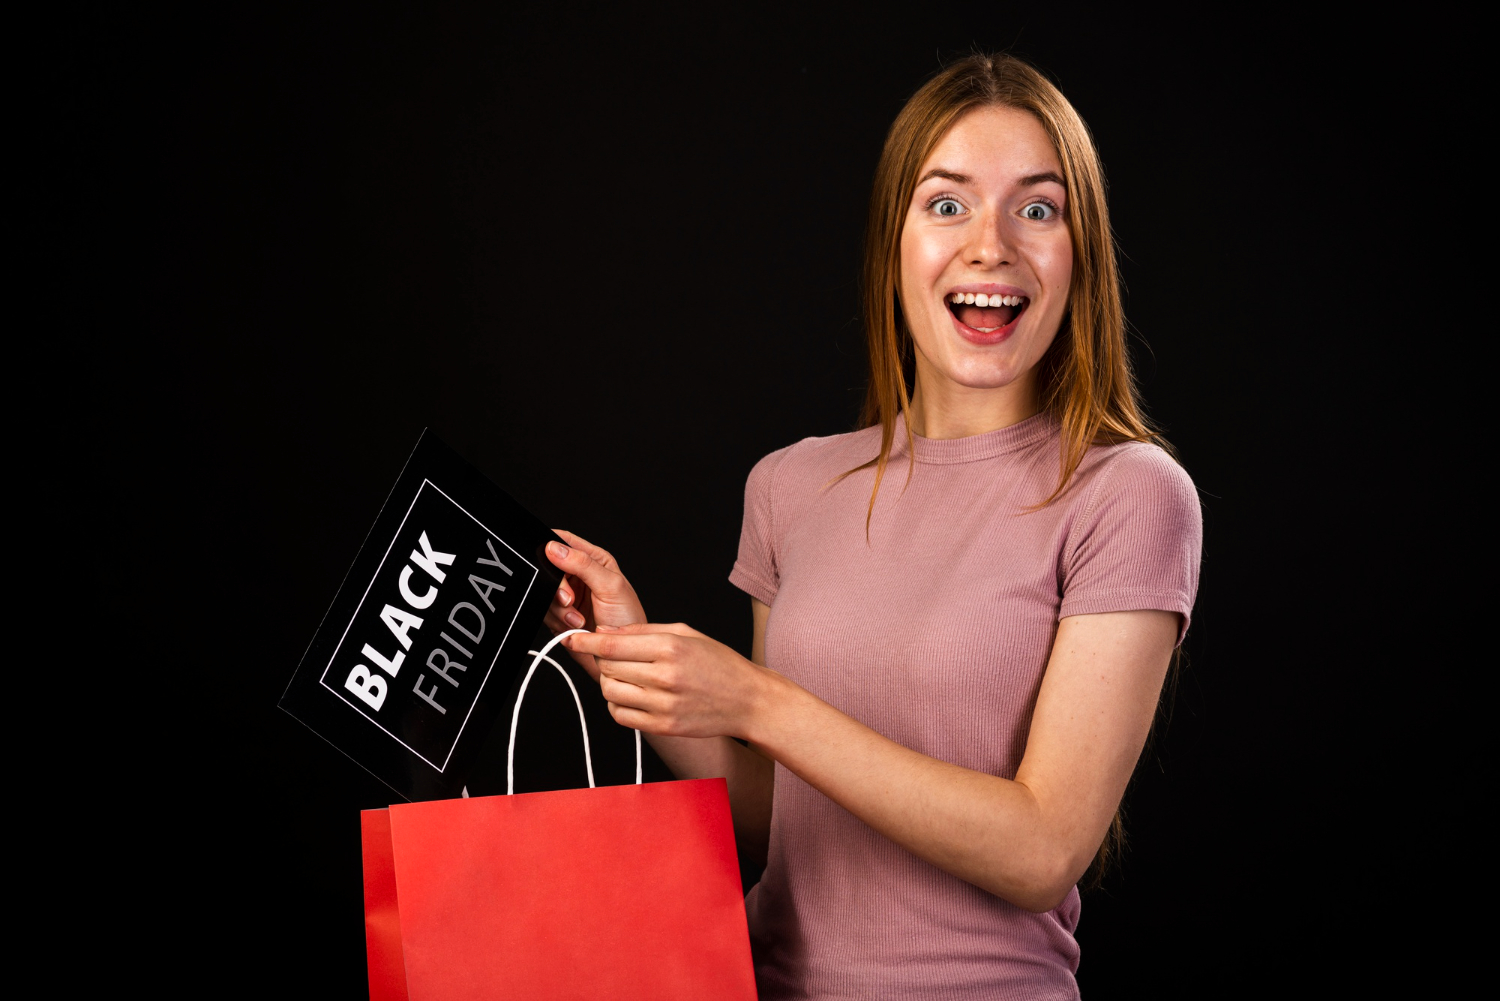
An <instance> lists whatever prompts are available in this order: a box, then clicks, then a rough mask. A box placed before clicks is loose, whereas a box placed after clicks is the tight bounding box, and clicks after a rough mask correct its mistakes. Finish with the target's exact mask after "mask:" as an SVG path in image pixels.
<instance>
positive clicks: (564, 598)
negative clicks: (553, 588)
mask: <svg viewBox="0 0 1500 1001" xmlns="http://www.w3.org/2000/svg"><path fill="white" fill-rule="evenodd" d="M557 600H558V601H560V602H562V603H563V605H565V606H566V605H571V604H573V592H572V591H569V590H568V589H567V588H565V587H560V588H558V589H557Z"/></svg>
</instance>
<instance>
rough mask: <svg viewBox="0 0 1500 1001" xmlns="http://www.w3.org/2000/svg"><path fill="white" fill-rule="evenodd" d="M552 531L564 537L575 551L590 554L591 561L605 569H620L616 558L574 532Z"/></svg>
mask: <svg viewBox="0 0 1500 1001" xmlns="http://www.w3.org/2000/svg"><path fill="white" fill-rule="evenodd" d="M552 531H553V532H555V533H556V534H557V535H560V536H562V540H563V541H564V542H566V543H567V544H568V545H570V546H572V547H573V548H574V549H582V550H583V551H584V552H585V553H587V554H588V556H589V559H591V560H593V561H594V562H596V563H598V564H599V565H600V566H602V567H604V568H605V569H608V570H618V569H620V567H619V564H617V563H616V562H615V558H614V557H613V556H611V555H610V554H609V553H608V552H606V551H605V550H604V548H603V547H601V546H596V545H594V544H593V543H592V542H590V541H589V540H588V539H585V538H584V537H583V536H581V535H577V534H575V533H573V532H569V531H568V530H567V529H564V528H554V529H553V530H552Z"/></svg>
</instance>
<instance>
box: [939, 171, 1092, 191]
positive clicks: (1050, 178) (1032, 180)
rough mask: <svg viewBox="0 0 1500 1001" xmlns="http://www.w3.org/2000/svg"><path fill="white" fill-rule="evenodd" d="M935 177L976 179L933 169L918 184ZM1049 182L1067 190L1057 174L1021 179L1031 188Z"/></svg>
mask: <svg viewBox="0 0 1500 1001" xmlns="http://www.w3.org/2000/svg"><path fill="white" fill-rule="evenodd" d="M934 177H941V178H945V179H946V180H949V181H952V182H953V183H954V184H973V183H974V178H972V177H970V176H969V175H968V174H957V173H954V172H953V171H951V170H944V169H943V168H942V167H934V168H932V169H931V170H929V171H928V172H927V173H925V174H923V175H922V178H921V180H919V181H917V183H918V184H925V183H926V182H927V181H930V180H932V179H933V178H934ZM1048 181H1051V182H1052V183H1053V184H1056V185H1059V186H1060V187H1063V188H1066V187H1067V186H1068V184H1067V182H1066V181H1064V180H1063V179H1062V178H1061V177H1059V176H1058V175H1057V174H1055V173H1053V172H1052V171H1050V170H1048V171H1044V172H1043V173H1040V174H1027V175H1026V176H1025V177H1023V178H1021V187H1023V188H1029V187H1031V186H1032V185H1034V184H1045V183H1047V182H1048Z"/></svg>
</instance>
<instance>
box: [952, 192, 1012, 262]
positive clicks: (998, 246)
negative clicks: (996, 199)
mask: <svg viewBox="0 0 1500 1001" xmlns="http://www.w3.org/2000/svg"><path fill="white" fill-rule="evenodd" d="M978 222H979V225H978V226H975V227H973V228H972V229H970V231H969V232H970V234H972V236H971V241H970V244H969V246H968V247H967V248H965V249H966V250H967V251H968V253H966V254H965V255H964V256H965V257H966V258H967V259H968V262H969V263H970V264H972V265H974V266H976V267H981V268H998V267H1003V266H1004V265H1007V264H1010V263H1012V261H1013V259H1014V257H1015V252H1014V247H1013V246H1012V244H1011V233H1010V227H1009V226H1008V225H1007V223H1008V222H1009V219H1008V217H1007V216H1006V214H1005V213H1004V212H1002V211H1001V210H1000V209H998V208H996V207H993V206H991V207H988V208H986V209H985V211H984V214H983V216H982V217H981V218H980V219H979V220H978Z"/></svg>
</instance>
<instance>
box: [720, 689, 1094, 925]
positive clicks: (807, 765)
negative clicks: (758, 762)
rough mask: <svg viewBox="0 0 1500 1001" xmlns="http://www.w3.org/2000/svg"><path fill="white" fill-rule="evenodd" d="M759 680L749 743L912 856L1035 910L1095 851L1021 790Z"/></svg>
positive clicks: (1057, 897) (801, 693)
mask: <svg viewBox="0 0 1500 1001" xmlns="http://www.w3.org/2000/svg"><path fill="white" fill-rule="evenodd" d="M766 681H767V686H766V698H765V699H764V701H763V702H762V704H761V705H760V706H759V707H758V711H757V712H755V713H754V714H753V716H752V720H753V722H752V729H751V730H750V732H749V734H748V736H749V739H750V741H751V743H752V745H753V746H755V747H758V748H759V749H760V750H761V752H762V753H763V754H765V755H767V756H769V757H771V758H774V759H775V760H776V761H779V762H781V764H782V765H784V766H785V767H786V768H788V769H789V770H790V771H792V772H793V773H795V774H796V775H798V776H799V777H800V778H801V779H803V781H805V782H807V783H808V784H809V785H811V786H813V787H814V788H815V789H817V790H818V791H819V792H821V793H823V794H824V795H825V796H827V797H828V798H830V799H832V800H833V801H834V802H836V803H838V804H839V805H840V806H842V807H843V808H844V809H846V810H848V811H849V812H850V813H852V814H854V815H855V816H856V817H858V818H859V819H860V820H862V821H864V823H866V824H868V825H869V826H870V827H871V828H872V829H874V830H876V831H878V832H879V833H881V834H883V835H884V836H885V837H887V838H890V839H891V840H892V841H894V842H896V843H897V844H899V845H901V846H902V847H904V848H906V849H907V850H908V851H910V852H912V853H913V854H915V855H917V856H919V857H921V858H923V859H926V860H927V861H929V862H931V863H932V864H933V865H936V866H938V867H939V868H941V869H943V870H945V871H947V872H950V873H952V874H953V875H955V876H958V877H959V878H961V879H964V880H967V881H968V882H970V883H973V884H974V885H976V886H978V887H980V888H981V889H984V890H987V891H989V892H990V893H993V894H995V895H996V896H999V897H1002V898H1004V899H1006V900H1009V901H1011V902H1012V903H1015V904H1017V905H1018V906H1021V907H1025V908H1027V909H1030V910H1038V911H1041V910H1048V909H1050V908H1052V907H1055V906H1056V905H1057V904H1058V903H1059V902H1060V901H1061V899H1062V897H1063V896H1064V895H1065V894H1066V893H1067V890H1068V888H1070V887H1071V886H1072V885H1073V883H1074V882H1075V881H1076V880H1077V879H1078V877H1079V876H1080V875H1081V874H1082V871H1083V868H1084V867H1086V866H1087V864H1088V860H1089V858H1090V857H1091V856H1092V850H1091V849H1090V850H1080V849H1078V848H1077V847H1072V848H1070V846H1077V845H1080V844H1086V843H1087V842H1088V840H1089V835H1088V834H1086V833H1084V834H1083V836H1082V837H1081V838H1080V837H1079V834H1080V833H1081V832H1076V831H1068V830H1065V829H1061V828H1060V825H1059V824H1058V823H1057V822H1056V818H1053V817H1049V815H1048V813H1047V811H1046V810H1044V809H1043V803H1042V801H1040V800H1039V799H1038V798H1037V796H1036V795H1035V793H1034V792H1033V791H1032V790H1031V789H1030V788H1028V787H1027V786H1026V785H1024V784H1022V783H1020V782H1015V781H1010V780H1007V779H1003V778H999V777H997V776H994V775H986V774H984V773H981V772H977V771H973V770H971V769H967V768H963V767H960V766H958V765H954V764H951V763H948V762H945V761H939V760H937V759H935V758H930V757H927V756H926V755H923V754H920V753H918V752H916V751H913V750H911V749H910V748H906V747H903V746H901V745H900V744H897V743H896V742H894V741H892V740H890V739H888V738H886V737H883V736H881V735H880V734H879V733H877V732H875V731H874V730H871V729H870V728H869V727H867V726H865V725H864V724H862V723H859V722H858V721H856V720H854V719H852V718H850V717H848V716H846V715H844V714H843V713H841V712H839V711H838V710H836V709H834V708H833V707H832V706H830V705H828V704H827V703H826V702H823V701H822V700H820V699H818V698H817V697H816V696H814V695H812V694H811V693H809V692H807V691H806V690H805V689H802V688H800V687H798V686H797V685H795V684H793V683H792V682H790V681H787V680H786V679H785V678H782V677H781V676H780V675H775V674H772V673H771V672H767V678H766ZM1094 847H1097V842H1095V845H1094Z"/></svg>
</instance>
